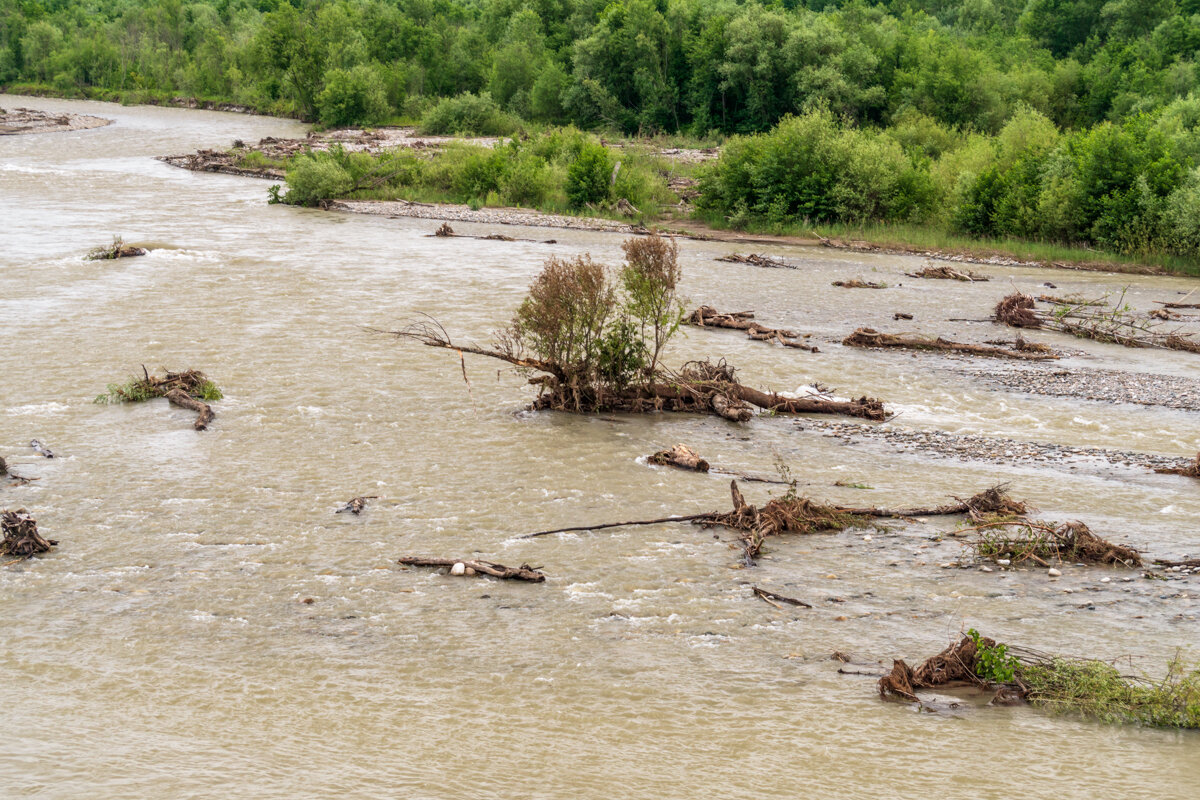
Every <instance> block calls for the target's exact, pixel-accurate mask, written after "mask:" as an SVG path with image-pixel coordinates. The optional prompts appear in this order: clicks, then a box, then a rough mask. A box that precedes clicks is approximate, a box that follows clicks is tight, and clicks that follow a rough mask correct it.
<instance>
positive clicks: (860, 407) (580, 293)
mask: <svg viewBox="0 0 1200 800" xmlns="http://www.w3.org/2000/svg"><path fill="white" fill-rule="evenodd" d="M622 247H623V249H624V251H625V263H624V265H623V266H622V268H621V269H620V270H617V271H613V270H610V269H608V268H606V267H605V266H604V265H602V264H599V263H597V262H595V261H593V260H592V258H591V256H589V255H586V254H585V255H581V256H577V257H576V258H573V259H561V258H550V259H549V260H547V261H546V264H545V266H544V267H543V269H542V272H541V273H540V274H539V275H538V276H537V278H536V279H534V281H533V283H532V285H531V286H530V287H529V293H528V295H527V296H526V297H525V300H524V301H523V302H522V303H521V305H520V307H519V308H518V309H517V312H516V314H515V316H514V317H513V320H512V322H511V323H510V324H509V326H508V327H507V328H505V329H504V330H501V331H498V332H497V333H496V334H495V341H494V347H491V348H486V347H478V346H472V345H460V344H456V343H454V342H453V341H452V340H451V338H450V335H449V334H448V333H447V332H446V330H445V329H444V328H443V327H442V326H441V325H440V324H438V323H437V322H434V321H431V320H427V321H422V322H418V323H414V324H412V325H410V326H408V327H406V328H404V329H402V330H397V331H390V333H392V334H393V335H395V336H397V337H400V338H403V339H411V340H413V341H417V342H420V343H421V344H424V345H428V346H430V347H443V348H446V349H449V350H456V351H458V352H459V353H473V354H476V355H482V356H488V357H489V358H496V359H499V360H501V361H506V362H508V363H509V364H512V365H513V366H514V367H516V368H517V369H518V370H519V371H522V372H523V373H525V374H526V375H527V376H528V378H529V382H530V383H531V384H535V385H537V386H538V387H539V392H540V393H539V395H538V397H537V399H536V400H534V402H533V404H532V407H533V408H534V409H556V410H561V411H573V412H583V413H587V412H598V411H631V412H647V411H692V412H702V413H712V414H717V415H719V416H721V417H724V418H726V419H729V420H734V421H738V422H743V421H745V420H748V419H749V418H750V417H751V416H752V415H753V413H754V412H753V407H758V408H761V409H765V410H767V411H770V412H774V413H790V414H799V413H825V414H846V415H849V416H854V417H862V418H865V419H872V420H883V419H886V418H887V417H888V416H889V415H888V413H887V412H886V411H885V410H884V407H883V403H882V402H881V401H879V400H875V399H872V398H867V397H862V398H860V399H858V400H835V399H832V398H827V397H820V396H808V397H785V396H783V395H780V394H776V393H774V392H763V391H759V390H757V389H753V388H751V387H749V386H746V385H744V384H742V383H741V382H739V381H738V380H737V378H736V376H735V372H734V369H733V368H732V367H730V366H729V365H727V364H725V363H724V362H723V361H720V362H715V363H714V362H712V361H707V360H705V361H691V362H688V363H687V364H685V365H684V366H683V367H681V368H680V369H678V370H670V369H667V368H665V367H664V366H663V365H662V363H661V358H662V353H663V350H664V348H665V347H666V344H667V342H668V341H669V340H670V338H671V337H672V336H673V335H674V334H675V333H676V332H678V330H679V327H680V325H681V324H682V323H683V320H684V310H683V305H682V303H681V302H680V300H679V297H678V294H677V285H678V282H679V277H680V269H679V264H678V255H679V252H678V248H677V246H676V244H675V243H674V242H673V241H669V240H667V239H664V238H663V237H660V236H656V235H652V236H644V237H639V238H635V239H629V240H627V241H626V242H625V243H624V244H623V245H622ZM464 374H465V367H464Z"/></svg>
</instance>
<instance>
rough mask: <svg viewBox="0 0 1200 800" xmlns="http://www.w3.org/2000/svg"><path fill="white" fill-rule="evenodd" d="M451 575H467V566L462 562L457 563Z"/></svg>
mask: <svg viewBox="0 0 1200 800" xmlns="http://www.w3.org/2000/svg"><path fill="white" fill-rule="evenodd" d="M450 574H451V575H466V574H467V565H466V564H464V563H463V562H461V561H456V562H455V564H454V566H453V567H451V568H450Z"/></svg>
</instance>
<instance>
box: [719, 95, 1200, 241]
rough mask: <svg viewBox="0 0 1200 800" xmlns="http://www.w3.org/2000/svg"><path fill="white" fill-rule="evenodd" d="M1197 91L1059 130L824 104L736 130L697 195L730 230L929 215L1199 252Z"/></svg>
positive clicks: (948, 225)
mask: <svg viewBox="0 0 1200 800" xmlns="http://www.w3.org/2000/svg"><path fill="white" fill-rule="evenodd" d="M1197 163H1200V98H1197V97H1194V96H1189V97H1187V98H1185V99H1181V100H1176V101H1174V102H1172V103H1171V104H1169V105H1167V106H1166V107H1165V108H1163V109H1161V110H1159V111H1158V112H1155V113H1143V114H1137V115H1134V116H1130V117H1127V118H1125V119H1124V120H1121V121H1119V122H1107V121H1106V122H1101V123H1099V124H1098V125H1095V126H1093V127H1091V128H1085V129H1079V130H1074V131H1067V132H1061V131H1060V130H1059V129H1058V127H1057V126H1055V124H1054V123H1053V122H1052V121H1051V120H1050V119H1048V118H1047V117H1045V116H1044V115H1042V114H1041V113H1039V112H1037V111H1035V110H1033V109H1031V108H1025V109H1022V110H1019V111H1018V112H1017V113H1015V114H1014V115H1013V116H1012V118H1011V119H1009V121H1008V122H1006V123H1005V125H1004V127H1002V128H1001V129H1000V131H999V133H998V134H996V135H995V136H990V135H986V134H979V133H973V132H959V131H955V130H953V129H950V128H948V127H946V126H944V125H942V124H940V123H938V122H937V121H936V120H933V119H931V118H929V117H926V116H924V115H921V114H919V113H917V112H911V113H909V114H907V115H902V116H901V117H900V118H898V119H897V120H896V122H895V124H893V125H892V126H891V127H889V128H886V129H883V130H874V129H862V128H855V127H851V126H846V125H843V124H841V123H840V122H839V121H838V120H837V119H835V118H834V117H833V115H832V114H831V113H830V112H829V111H826V110H818V111H812V112H808V113H806V114H804V115H802V116H799V117H788V118H787V119H785V120H784V121H783V122H781V123H780V124H779V125H778V126H777V127H776V128H775V129H774V130H772V131H771V132H769V133H765V134H757V135H753V136H745V137H734V138H733V139H731V140H730V141H729V142H728V143H726V145H725V148H724V150H723V152H722V155H721V158H720V160H719V161H718V162H717V163H716V165H715V166H714V167H712V168H710V169H709V170H707V171H706V172H705V173H703V174H702V177H701V183H700V188H701V193H700V197H699V200H698V202H699V206H700V208H701V210H702V211H703V212H707V213H709V214H714V215H718V216H720V217H721V218H723V219H724V220H725V221H728V222H730V223H731V224H733V225H734V226H735V227H740V226H745V225H753V224H755V223H759V224H763V223H766V224H770V225H784V224H786V223H788V222H790V221H794V220H800V219H803V220H812V221H818V222H872V221H882V222H896V223H918V224H923V225H930V226H933V227H937V228H940V229H944V230H950V231H954V232H958V233H964V234H969V235H972V236H976V237H1000V238H1004V237H1014V238H1018V239H1026V240H1040V241H1049V242H1061V243H1066V244H1079V245H1092V246H1095V247H1099V248H1102V249H1105V250H1108V251H1111V252H1116V253H1123V254H1160V253H1167V254H1177V255H1185V256H1195V255H1198V254H1200V170H1198V169H1197V168H1196V165H1197Z"/></svg>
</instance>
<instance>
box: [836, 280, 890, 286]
mask: <svg viewBox="0 0 1200 800" xmlns="http://www.w3.org/2000/svg"><path fill="white" fill-rule="evenodd" d="M833 285H834V286H840V287H841V288H843V289H886V288H887V284H883V283H876V282H875V281H864V280H860V279H859V278H852V279H850V280H848V281H834V282H833Z"/></svg>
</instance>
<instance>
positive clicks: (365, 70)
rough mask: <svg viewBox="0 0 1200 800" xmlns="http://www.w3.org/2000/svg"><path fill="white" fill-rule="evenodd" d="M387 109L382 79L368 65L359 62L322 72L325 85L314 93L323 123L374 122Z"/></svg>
mask: <svg viewBox="0 0 1200 800" xmlns="http://www.w3.org/2000/svg"><path fill="white" fill-rule="evenodd" d="M390 113H391V106H390V105H389V104H388V100H387V92H386V91H385V86H384V82H383V79H382V78H380V77H379V75H378V74H377V73H376V72H375V70H374V69H372V68H371V67H369V66H367V65H366V64H359V65H358V66H356V67H354V68H352V69H334V70H330V71H329V72H327V73H326V74H325V88H324V89H322V90H321V93H320V94H319V95H317V115H318V118H319V119H320V120H321V124H322V125H325V126H327V127H334V126H339V125H373V124H376V123H379V122H382V121H383V120H384V119H386V118H387V116H388V115H389V114H390Z"/></svg>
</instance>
